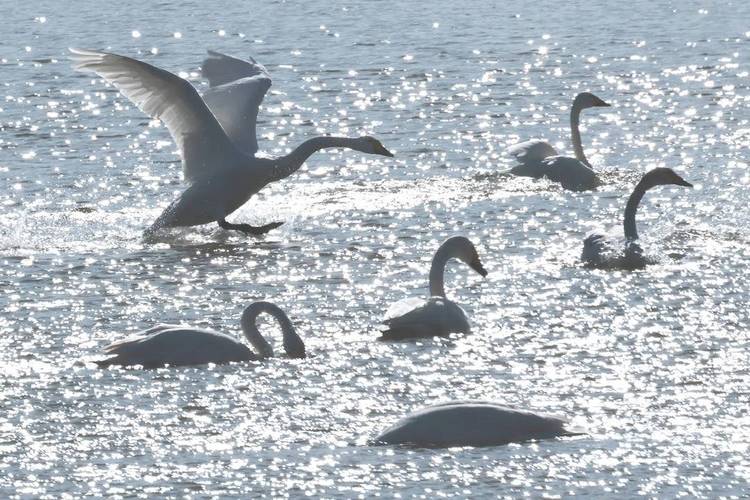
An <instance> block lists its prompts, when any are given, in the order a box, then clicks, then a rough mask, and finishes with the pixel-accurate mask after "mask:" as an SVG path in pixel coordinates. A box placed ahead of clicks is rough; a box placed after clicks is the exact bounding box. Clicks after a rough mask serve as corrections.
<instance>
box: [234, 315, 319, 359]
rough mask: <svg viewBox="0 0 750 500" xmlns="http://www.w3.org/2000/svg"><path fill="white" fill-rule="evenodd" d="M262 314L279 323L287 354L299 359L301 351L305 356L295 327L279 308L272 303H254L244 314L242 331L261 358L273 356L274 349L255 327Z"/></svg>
mask: <svg viewBox="0 0 750 500" xmlns="http://www.w3.org/2000/svg"><path fill="white" fill-rule="evenodd" d="M262 313H268V314H270V315H271V316H273V317H274V318H275V319H276V321H278V322H279V325H280V326H281V333H282V336H283V342H284V350H285V351H286V353H287V354H289V355H295V356H296V357H299V354H300V352H299V351H300V350H301V353H302V356H304V344H303V343H302V339H301V338H300V337H299V335H297V332H296V331H295V330H294V326H293V325H292V322H291V321H290V320H289V317H288V316H287V315H286V314H285V313H284V311H282V310H281V309H280V308H279V307H278V306H276V305H275V304H272V303H270V302H254V303H253V304H250V305H249V306H248V307H247V308H246V309H245V312H243V313H242V331H243V332H244V333H245V336H246V337H247V340H248V341H249V342H250V344H252V346H253V347H254V348H255V350H256V351H257V352H258V355H259V356H260V357H261V358H268V357H272V356H273V347H271V344H269V343H268V341H267V340H266V339H265V338H264V337H263V335H261V333H260V332H259V331H258V328H257V327H256V325H255V321H256V319H257V317H258V316H259V315H260V314H262Z"/></svg>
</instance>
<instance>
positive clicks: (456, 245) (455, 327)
mask: <svg viewBox="0 0 750 500" xmlns="http://www.w3.org/2000/svg"><path fill="white" fill-rule="evenodd" d="M452 258H456V259H459V260H461V261H463V262H465V263H466V264H468V265H469V267H471V268H472V269H473V270H475V271H476V272H477V273H479V274H480V275H482V276H483V277H484V276H487V271H486V270H485V269H484V267H483V266H482V263H481V261H480V260H479V255H478V254H477V250H476V248H474V244H473V243H472V242H471V241H469V240H468V239H467V238H465V237H463V236H453V237H451V238H448V239H447V240H445V242H443V244H442V245H440V248H438V250H437V252H435V256H434V257H433V259H432V265H431V266H430V297H429V298H428V299H426V300H425V299H420V298H412V299H404V300H401V301H398V302H396V303H395V304H393V305H391V307H390V308H389V309H388V311H387V312H386V314H385V319H384V320H383V324H384V325H386V327H387V328H386V329H385V330H384V331H383V332H382V336H381V337H380V339H381V340H403V339H407V338H419V337H432V336H444V335H448V334H451V333H469V331H470V330H471V328H470V326H469V320H468V319H467V318H466V313H465V312H464V310H463V309H461V307H460V306H459V305H458V304H456V303H455V302H453V301H451V300H448V299H447V298H446V297H445V289H444V288H443V274H444V272H445V265H446V264H447V263H448V261H449V260H450V259H452Z"/></svg>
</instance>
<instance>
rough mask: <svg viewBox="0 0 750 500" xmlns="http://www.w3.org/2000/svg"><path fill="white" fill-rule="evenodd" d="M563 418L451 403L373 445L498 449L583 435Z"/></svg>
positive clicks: (411, 419) (402, 423)
mask: <svg viewBox="0 0 750 500" xmlns="http://www.w3.org/2000/svg"><path fill="white" fill-rule="evenodd" d="M565 424H566V422H565V421H564V420H562V419H559V418H556V417H552V416H548V415H543V414H538V413H533V412H531V411H528V410H517V409H514V408H508V407H507V406H503V405H500V404H497V403H492V402H487V401H451V402H448V403H442V404H437V405H434V406H428V407H426V408H423V409H421V410H419V411H416V412H414V413H411V414H410V415H407V416H406V417H404V418H402V419H401V420H399V421H398V422H396V423H395V424H394V425H392V426H391V427H389V428H388V429H386V430H384V431H383V432H381V433H380V434H379V435H378V436H377V437H376V438H375V439H373V440H372V441H371V443H372V444H409V445H413V446H423V447H434V448H442V447H451V446H498V445H503V444H508V443H517V442H522V441H529V440H532V439H549V438H553V437H557V436H574V435H580V434H582V433H581V432H579V431H574V430H570V429H566V428H565Z"/></svg>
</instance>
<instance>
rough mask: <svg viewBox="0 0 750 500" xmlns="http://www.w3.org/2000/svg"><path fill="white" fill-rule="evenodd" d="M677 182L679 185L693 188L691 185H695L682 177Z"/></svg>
mask: <svg viewBox="0 0 750 500" xmlns="http://www.w3.org/2000/svg"><path fill="white" fill-rule="evenodd" d="M676 184H677V185H678V186H685V187H688V188H691V187H693V185H692V184H690V183H689V182H688V181H686V180H685V179H680V180H679V181H677V182H676Z"/></svg>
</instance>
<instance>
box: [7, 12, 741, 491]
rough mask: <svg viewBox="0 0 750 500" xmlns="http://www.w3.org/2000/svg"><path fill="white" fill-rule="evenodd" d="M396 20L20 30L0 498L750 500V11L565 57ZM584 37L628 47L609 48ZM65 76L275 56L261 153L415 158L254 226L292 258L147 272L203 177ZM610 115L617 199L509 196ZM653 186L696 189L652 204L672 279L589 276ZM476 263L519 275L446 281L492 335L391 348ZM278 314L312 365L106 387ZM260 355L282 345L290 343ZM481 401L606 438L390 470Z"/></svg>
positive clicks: (651, 244)
mask: <svg viewBox="0 0 750 500" xmlns="http://www.w3.org/2000/svg"><path fill="white" fill-rule="evenodd" d="M385 7H386V6H384V5H382V4H370V3H363V2H355V3H354V4H352V5H348V6H347V7H346V8H347V9H348V10H347V11H344V10H341V9H334V10H333V11H332V10H329V9H323V8H321V5H319V4H297V5H294V6H291V5H289V4H284V3H281V4H263V5H257V6H254V9H253V12H252V13H249V12H248V11H247V9H246V8H245V7H243V6H239V5H238V6H231V7H227V6H223V7H222V9H224V11H222V13H221V16H220V18H219V19H218V20H217V21H216V23H218V24H214V25H211V22H210V21H206V20H207V19H208V20H210V19H217V17H216V12H215V11H216V6H215V5H214V4H213V3H212V2H208V3H204V4H201V5H195V6H192V7H191V8H190V9H186V8H185V7H174V6H158V7H156V6H152V5H150V4H149V5H148V6H147V5H145V4H144V5H140V4H138V3H136V4H132V3H131V4H130V5H129V6H127V7H126V6H125V5H124V4H122V5H119V4H111V5H108V6H104V7H102V6H100V5H99V4H97V5H96V6H94V5H93V4H92V5H85V4H82V5H76V6H69V7H66V9H65V10H64V11H61V10H60V9H59V7H56V6H45V7H44V8H42V7H40V6H33V7H32V8H31V9H32V11H33V10H37V11H38V12H31V11H29V12H26V13H25V14H24V13H21V12H13V11H11V13H10V14H9V15H10V19H7V20H6V22H7V23H8V26H9V29H8V33H7V36H6V39H5V40H4V42H5V44H6V45H5V47H6V50H5V52H4V53H3V54H2V59H0V65H2V66H3V68H4V74H6V81H5V84H6V85H5V87H3V98H2V102H1V103H0V108H2V109H0V127H2V129H3V132H4V134H3V136H2V137H0V177H2V179H3V185H5V186H7V188H6V189H4V190H2V191H0V204H2V206H3V207H4V217H3V219H2V220H1V221H0V263H2V269H1V270H0V284H2V287H3V290H5V293H4V294H3V295H2V296H1V297H0V307H2V310H3V314H2V315H0V331H2V333H3V335H0V347H1V348H2V349H1V351H0V352H2V360H3V366H4V367H5V369H4V370H3V373H4V375H5V377H3V380H2V384H1V385H0V404H2V407H3V408H6V409H7V411H6V412H5V414H3V415H2V416H0V456H2V461H1V462H2V463H3V474H0V476H1V477H2V478H1V479H0V492H2V493H3V495H4V496H12V495H28V496H39V497H45V496H46V497H59V496H62V495H63V494H70V495H72V496H77V495H80V494H84V493H87V494H92V495H97V496H99V495H101V496H103V495H123V496H124V495H140V496H145V495H160V496H187V495H195V496H209V495H217V496H223V497H227V496H237V497H248V496H254V495H260V494H267V495H269V496H290V497H296V496H301V495H302V494H308V495H311V496H324V497H334V496H338V497H343V498H351V497H354V496H367V495H373V494H376V493H380V494H383V495H389V494H394V493H400V494H401V495H402V496H404V497H407V496H422V497H430V498H432V497H437V496H454V497H467V496H477V497H479V496H501V495H505V496H509V497H514V496H520V495H521V494H527V495H530V496H543V495H546V496H558V497H561V496H569V495H573V494H589V495H591V494H594V495H601V492H606V493H607V494H608V495H611V496H620V497H632V496H635V495H639V494H640V495H651V496H658V497H674V496H678V495H689V496H704V497H708V496H719V495H725V496H731V495H735V496H742V495H743V494H745V491H746V489H747V481H748V471H749V470H750V465H749V464H748V461H747V460H746V459H745V455H746V452H747V449H748V446H749V445H750V431H749V429H750V427H748V425H747V422H746V418H745V413H746V408H747V405H748V402H749V401H748V396H747V391H746V389H745V388H746V387H747V385H748V382H750V380H749V376H748V370H747V348H748V338H747V331H748V325H750V318H748V314H747V311H746V303H747V297H748V286H747V283H748V279H747V273H746V269H747V268H748V266H747V264H748V260H749V259H750V252H748V245H749V244H750V237H748V235H747V230H746V226H747V223H746V221H747V207H746V202H745V199H746V196H745V190H746V188H747V184H748V182H747V179H748V176H747V168H748V163H747V158H746V154H745V153H746V152H747V143H748V139H750V133H748V130H749V127H748V116H747V111H746V110H747V109H748V104H750V92H749V91H748V90H749V89H750V86H749V85H748V71H749V70H750V68H748V66H747V63H746V59H747V58H746V47H745V45H746V44H747V38H748V34H747V33H746V32H745V30H746V29H747V28H746V27H745V26H740V25H741V24H742V19H747V14H748V13H747V12H746V10H747V8H746V7H745V6H744V4H732V6H731V9H730V8H724V9H722V8H705V9H704V10H705V12H700V13H699V9H703V8H704V6H702V5H698V3H695V2H693V3H689V5H686V6H682V5H678V6H672V7H670V10H669V12H670V14H669V15H668V16H667V15H665V12H664V11H663V9H664V5H662V3H660V2H655V3H643V2H640V3H638V4H637V5H631V6H625V5H622V6H609V7H608V9H609V11H607V12H604V11H602V9H601V8H600V7H598V6H596V5H585V6H579V9H576V12H568V11H561V12H557V14H556V22H555V23H554V24H550V23H549V21H548V20H547V19H545V18H544V16H545V15H546V13H548V12H550V11H551V10H552V9H553V8H554V7H555V5H553V4H546V3H543V4H542V5H539V6H535V7H534V8H533V9H530V8H529V7H528V6H526V5H521V4H520V3H514V2H511V5H507V6H489V5H483V4H471V5H470V8H467V9H465V10H464V11H463V12H462V13H461V15H454V14H453V12H454V9H452V8H447V7H445V5H443V3H442V2H438V3H433V4H420V5H412V4H403V5H399V7H398V12H399V14H398V16H394V14H393V9H389V8H385ZM154 9H156V10H154ZM671 9H674V11H675V12H672V10H671ZM730 11H731V13H730ZM102 12H111V15H110V16H109V19H108V22H106V23H104V22H102V17H101V16H102ZM449 13H450V15H449ZM355 14H356V16H355ZM582 16H583V17H584V18H588V19H598V20H599V21H600V26H598V27H597V28H596V29H592V30H580V29H579V28H578V25H577V22H578V20H579V19H580V18H581V17H582ZM42 19H44V20H42ZM666 19H669V22H668V23H667V22H666V21H665V20H666ZM198 20H200V21H198ZM136 33H138V36H136V35H135V34H136ZM242 33H247V35H246V36H245V35H241V34H242ZM178 35H179V36H178ZM68 46H83V47H90V48H98V49H106V50H112V51H115V52H119V53H123V54H127V55H130V56H134V57H137V58H139V59H142V60H144V61H147V62H149V63H152V64H155V65H157V66H160V67H163V68H165V69H168V70H170V71H174V72H176V73H180V74H181V75H184V76H186V77H187V78H189V79H190V80H191V81H192V82H193V83H194V84H196V85H197V86H199V88H201V89H204V88H205V84H204V83H203V82H202V81H201V79H200V73H199V69H198V68H199V65H200V63H201V61H202V58H203V57H204V54H205V52H204V51H205V49H207V48H210V49H215V50H220V51H222V52H227V53H231V54H234V55H237V56H241V57H246V56H253V57H256V58H257V59H258V61H259V62H261V63H263V64H264V65H266V66H267V68H268V69H269V72H270V73H271V74H272V76H273V79H274V84H273V87H272V88H271V91H270V92H269V94H268V95H267V96H266V99H265V101H264V106H263V108H262V109H261V112H260V115H259V135H260V136H261V139H259V142H260V147H261V150H263V151H264V152H265V153H267V154H268V155H272V156H274V155H278V154H283V153H284V152H287V151H289V150H291V149H292V148H294V147H295V146H296V145H297V144H299V143H300V142H302V141H303V140H304V139H306V138H309V137H312V136H314V135H319V134H328V133H330V134H346V135H351V136H354V135H360V134H369V135H373V136H375V137H378V138H379V139H380V140H381V141H382V142H383V143H384V144H385V145H386V146H387V147H388V148H389V149H390V150H392V151H393V152H395V153H396V157H395V158H393V159H386V158H376V157H372V156H366V155H360V154H358V153H352V152H348V151H340V150H334V151H330V152H326V153H321V154H318V155H317V156H314V157H312V158H311V159H310V161H309V162H308V163H307V166H306V167H303V169H302V170H301V171H300V172H298V173H297V174H296V175H295V176H293V177H290V178H289V179H287V180H285V181H283V182H281V183H277V184H275V185H272V186H269V187H268V188H267V189H265V190H264V191H262V192H261V194H260V195H259V196H257V197H256V198H255V199H253V200H251V201H250V202H249V203H248V204H247V205H245V206H244V207H242V208H241V209H239V210H238V211H237V212H235V213H234V214H233V215H232V216H231V217H230V220H232V221H242V222H246V221H247V222H251V223H254V224H260V223H265V222H268V221H272V220H284V221H285V224H284V225H283V226H281V228H279V229H278V230H276V231H274V232H271V233H269V234H268V235H267V236H266V237H264V238H261V239H248V238H247V237H244V236H241V235H237V234H228V233H227V232H225V231H222V230H220V229H218V228H217V227H216V226H215V225H213V226H211V225H208V226H204V227H197V228H191V229H180V230H170V231H166V232H164V233H163V234H160V235H158V236H157V237H156V238H155V239H154V240H149V239H148V238H144V236H143V231H144V229H145V228H147V227H148V226H149V225H150V224H151V223H152V221H153V220H154V219H155V218H156V217H157V216H158V215H159V214H160V213H161V211H162V210H163V209H164V208H165V207H166V206H167V205H168V204H169V202H170V201H171V200H172V199H173V198H174V197H175V196H176V195H177V194H178V193H179V192H180V191H181V189H182V184H181V172H180V170H181V169H180V165H179V161H178V158H177V156H176V155H175V153H174V151H175V149H176V148H175V147H174V145H173V143H172V142H171V140H170V138H169V136H168V133H167V131H166V129H165V128H164V127H163V126H161V125H159V124H158V122H156V121H153V120H150V119H149V118H148V117H147V116H145V115H144V114H142V113H141V112H140V111H138V110H137V109H136V108H135V107H134V106H132V105H131V104H130V103H129V102H128V101H127V100H126V99H125V98H123V97H122V96H120V95H119V94H118V93H117V91H116V90H115V89H114V88H112V87H107V86H106V85H104V84H103V83H102V82H101V80H99V79H97V78H92V77H90V76H88V75H81V74H77V73H74V72H73V71H72V69H71V67H70V63H69V61H68V60H67V53H66V50H65V48H66V47H68ZM582 90H589V91H592V92H594V93H596V94H597V95H599V96H601V97H603V98H604V99H605V100H606V101H607V102H610V103H611V104H612V107H611V108H606V110H604V111H596V112H594V111H587V112H585V113H584V115H583V119H582V133H583V140H584V147H585V149H586V154H587V155H588V157H589V158H590V159H591V161H592V164H594V165H595V168H596V169H597V170H599V171H600V172H601V173H602V177H603V179H604V180H605V185H604V186H602V187H601V188H599V189H598V190H596V191H595V192H593V193H569V192H565V191H562V190H560V188H559V186H557V185H555V184H552V183H549V182H547V181H543V180H542V181H537V180H532V179H527V178H510V177H507V176H502V175H500V174H498V170H502V169H507V168H510V167H511V166H512V161H511V159H510V158H509V157H508V156H507V154H506V152H505V149H506V148H507V147H508V146H510V145H512V144H514V143H516V142H518V141H522V140H526V139H530V138H534V137H540V138H546V139H547V140H548V141H550V142H551V143H552V144H553V145H554V146H555V147H556V148H558V150H559V151H561V152H564V153H565V154H570V153H572V148H571V146H570V140H569V129H568V114H569V111H570V105H571V99H572V97H573V96H574V95H575V93H576V92H578V91H582ZM655 166H667V167H670V168H674V169H675V170H677V171H678V172H680V173H681V174H683V175H684V176H685V178H686V179H688V180H689V181H691V182H693V183H694V184H696V186H698V187H699V189H693V190H691V191H690V192H682V191H679V190H677V189H670V188H661V189H659V190H654V191H653V192H650V193H649V194H648V195H647V197H646V198H645V199H644V201H643V204H642V206H641V208H640V210H639V213H638V220H639V231H640V232H641V233H642V239H643V244H644V246H645V247H647V248H648V251H649V252H650V253H652V254H655V255H656V256H658V257H659V258H660V260H661V262H660V263H659V264H657V265H655V266H652V267H651V268H648V269H646V270H644V271H636V272H619V271H617V272H606V271H590V270H584V269H582V268H581V266H580V265H579V257H580V253H581V248H582V240H583V237H584V236H585V235H586V234H587V233H588V232H589V231H591V230H593V229H597V228H601V229H603V230H606V231H608V232H611V233H613V234H615V235H616V236H620V235H621V234H622V228H621V221H622V213H623V210H624V206H625V202H626V200H627V196H628V194H629V192H630V190H631V189H632V187H633V185H634V184H635V183H636V182H637V181H638V179H639V178H640V176H641V175H642V174H643V173H644V172H646V171H648V170H650V169H651V168H653V167H655ZM456 233H461V234H465V235H467V236H469V237H470V238H471V239H472V240H474V241H475V242H476V243H477V247H478V250H479V253H480V255H481V258H482V261H483V262H484V264H485V266H486V268H487V269H488V270H489V272H490V274H489V275H488V277H487V278H486V279H481V278H480V277H478V276H476V275H474V274H471V273H470V272H468V271H467V269H466V268H465V267H464V266H462V265H461V264H459V263H451V264H450V265H449V267H448V270H447V274H446V284H447V291H448V294H449V296H450V297H453V298H454V299H455V300H456V301H457V302H458V303H460V304H461V305H462V307H464V308H465V309H466V311H467V313H468V314H469V316H470V318H471V320H472V325H473V331H474V334H473V335H466V336H461V335H457V336H453V337H451V338H448V339H428V340H422V341H418V342H415V343H406V344H388V343H379V342H375V341H374V339H375V338H376V337H377V335H378V331H377V330H378V322H379V321H380V319H381V317H382V315H383V314H384V312H385V310H386V309H387V308H388V306H389V305H390V304H391V303H392V302H394V301H396V300H399V299H402V298H405V297H419V296H424V295H425V294H426V293H427V271H428V268H429V263H430V260H431V258H432V255H433V252H434V251H435V248H436V247H437V245H438V244H439V243H440V242H441V241H442V240H443V239H445V238H446V237H448V236H450V235H452V234H456ZM262 298H267V299H270V300H273V301H274V302H276V303H278V304H279V305H281V306H282V307H283V308H284V309H285V310H287V312H288V313H289V315H290V317H291V318H292V320H293V321H294V323H295V325H296V326H297V328H298V330H299V332H300V335H301V336H302V337H303V338H304V340H305V342H306V345H307V349H308V352H309V353H310V357H309V358H308V359H307V360H301V361H298V360H288V359H284V358H278V359H272V360H268V361H265V362H247V363H238V364H232V365H227V366H213V365H211V366H204V367H194V368H180V369H159V370H151V371H141V370H134V369H122V370H106V371H103V370H97V369H95V367H94V365H93V364H92V361H93V360H95V359H99V358H100V351H101V348H102V347H103V346H104V345H106V344H107V343H108V342H111V341H113V340H115V339H118V338H122V337H123V336H125V335H127V334H129V333H132V332H135V331H137V330H139V329H141V328H144V327H147V326H149V325H151V324H153V323H155V322H167V321H168V322H178V323H183V322H184V323H189V324H192V325H196V326H200V327H208V328H215V329H218V330H220V331H224V332H227V333H230V334H232V335H239V334H240V328H239V315H240V314H241V312H242V309H243V307H244V306H245V305H247V304H248V303H249V302H251V301H253V300H257V299H262ZM260 328H261V330H262V331H263V332H264V333H266V334H267V335H268V336H269V338H270V339H271V340H272V341H273V343H274V344H275V345H276V346H278V344H279V342H280V336H279V331H278V328H276V327H275V326H274V324H273V323H272V322H269V321H264V322H262V323H261V324H260ZM468 398H476V399H489V400H498V401H502V402H505V403H507V404H512V405H518V406H522V407H528V408H532V409H535V410H541V411H545V412H549V413H553V414H558V415H562V416H566V417H568V418H570V419H571V420H572V422H573V423H574V424H575V425H576V426H578V427H581V428H584V429H586V430H587V431H588V435H586V436H583V437H576V438H570V439H562V440H552V441H540V442H537V443H526V444H520V445H511V446H507V447H497V448H487V449H470V448H465V449H450V450H419V449H411V448H399V447H393V448H379V447H372V446H369V445H368V444H367V440H368V439H369V438H371V437H372V436H374V435H375V434H377V433H378V432H379V431H381V430H382V429H383V428H384V427H386V426H387V425H390V424H391V423H393V422H394V421H395V420H396V419H397V418H398V417H399V416H401V415H403V414H405V413H407V412H409V411H411V410H413V409H416V408H419V407H422V406H424V405H427V404H430V403H433V402H437V401H444V400H450V399H468Z"/></svg>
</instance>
